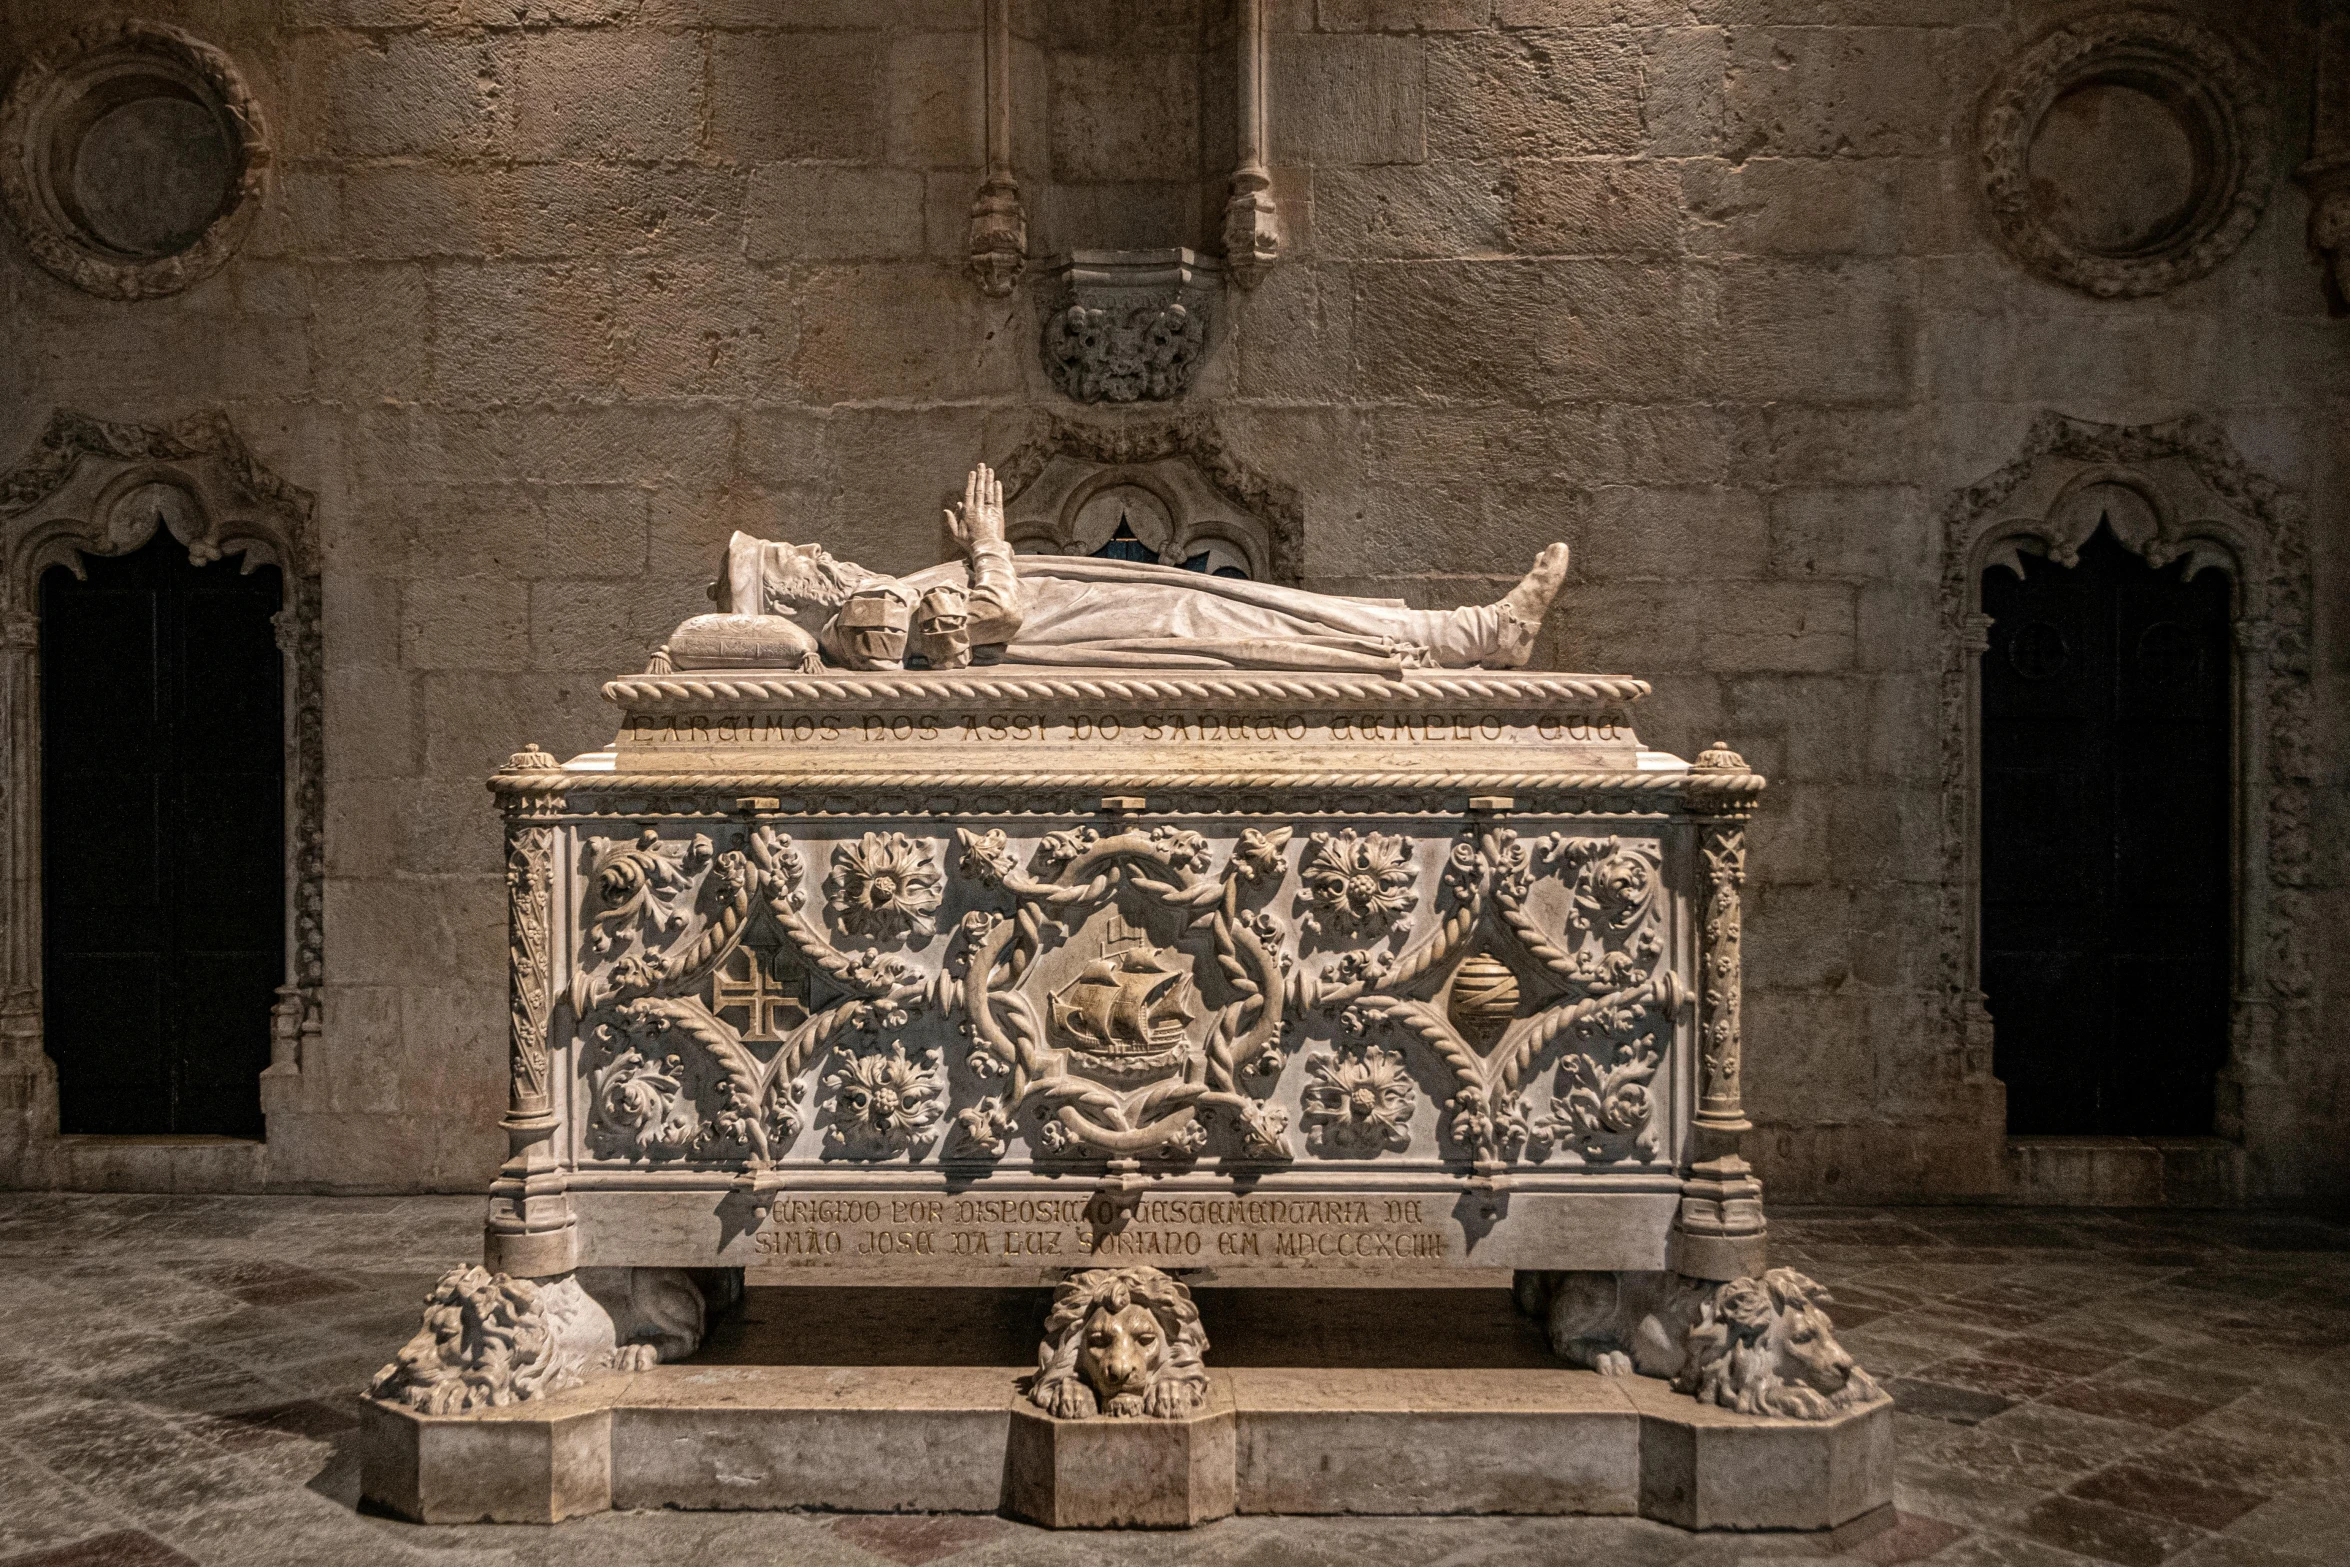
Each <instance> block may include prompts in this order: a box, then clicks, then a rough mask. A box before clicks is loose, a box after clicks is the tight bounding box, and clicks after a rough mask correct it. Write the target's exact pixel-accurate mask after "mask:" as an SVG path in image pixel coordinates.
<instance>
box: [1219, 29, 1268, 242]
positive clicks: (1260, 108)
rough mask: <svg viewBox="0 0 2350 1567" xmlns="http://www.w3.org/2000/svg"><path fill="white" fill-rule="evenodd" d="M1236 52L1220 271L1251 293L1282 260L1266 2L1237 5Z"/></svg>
mask: <svg viewBox="0 0 2350 1567" xmlns="http://www.w3.org/2000/svg"><path fill="white" fill-rule="evenodd" d="M1236 9H1237V11H1238V16H1237V18H1236V19H1237V21H1238V22H1239V26H1238V28H1237V29H1236V31H1237V32H1238V34H1239V47H1240V71H1239V84H1240V92H1239V98H1240V125H1239V135H1238V137H1237V141H1238V145H1239V161H1238V163H1236V164H1235V165H1234V166H1233V170H1232V195H1231V198H1230V199H1229V200H1227V201H1226V202H1225V203H1224V271H1225V274H1226V275H1227V276H1229V277H1230V278H1231V279H1232V281H1233V282H1235V283H1237V284H1239V285H1240V286H1241V287H1242V288H1255V287H1256V286H1257V283H1258V281H1259V280H1260V279H1262V278H1263V277H1264V275H1265V273H1266V271H1267V270H1268V269H1270V268H1271V267H1272V265H1273V263H1274V262H1275V261H1277V260H1279V259H1280V256H1281V213H1280V209H1279V208H1278V207H1277V206H1276V205H1275V204H1274V201H1273V176H1272V175H1271V174H1270V173H1269V172H1267V170H1266V168H1265V143H1266V137H1265V122H1266V114H1265V83H1266V70H1265V47H1266V46H1265V0H1236Z"/></svg>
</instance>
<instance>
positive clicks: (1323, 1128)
mask: <svg viewBox="0 0 2350 1567" xmlns="http://www.w3.org/2000/svg"><path fill="white" fill-rule="evenodd" d="M1306 1076H1307V1078H1308V1079H1309V1080H1310V1081H1309V1082H1308V1084H1307V1086H1306V1091H1305V1100H1304V1105H1305V1115H1304V1117H1303V1124H1304V1125H1305V1127H1306V1147H1307V1148H1309V1149H1311V1150H1312V1151H1313V1152H1315V1153H1317V1154H1322V1155H1325V1156H1329V1157H1333V1158H1376V1157H1377V1156H1378V1155H1380V1154H1383V1153H1401V1152H1402V1151H1403V1150H1405V1149H1406V1148H1409V1147H1410V1146H1411V1144H1412V1117H1413V1115H1415V1114H1416V1113H1417V1112H1418V1110H1419V1107H1420V1090H1419V1088H1418V1086H1417V1085H1416V1084H1414V1083H1413V1082H1412V1075H1411V1070H1410V1069H1409V1068H1408V1067H1406V1066H1405V1065H1404V1059H1403V1057H1402V1056H1400V1055H1397V1054H1396V1053H1395V1052H1394V1051H1392V1050H1382V1049H1380V1048H1379V1047H1378V1046H1377V1045H1365V1046H1364V1047H1363V1048H1362V1049H1361V1050H1359V1051H1354V1052H1350V1053H1348V1054H1345V1055H1339V1054H1335V1053H1333V1052H1330V1051H1322V1052H1319V1053H1317V1054H1314V1055H1310V1056H1308V1057H1306Z"/></svg>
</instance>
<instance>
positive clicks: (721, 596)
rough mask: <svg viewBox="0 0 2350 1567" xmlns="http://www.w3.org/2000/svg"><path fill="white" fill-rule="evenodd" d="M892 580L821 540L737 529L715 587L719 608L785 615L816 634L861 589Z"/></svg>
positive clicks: (712, 588) (740, 612) (739, 612)
mask: <svg viewBox="0 0 2350 1567" xmlns="http://www.w3.org/2000/svg"><path fill="white" fill-rule="evenodd" d="M889 580H890V579H889V578H887V577H884V576H881V575H880V574H878V573H876V572H871V571H867V570H866V569H865V568H864V567H862V566H860V565H858V564H857V563H856V562H855V561H850V560H839V559H836V558H835V557H834V556H833V554H832V552H831V551H829V550H827V549H826V548H825V547H824V546H823V545H821V544H791V543H787V542H785V541H784V540H781V539H757V538H753V537H752V536H751V535H749V534H747V533H737V534H735V535H734V537H733V538H731V539H729V540H728V541H727V545H726V570H725V574H724V575H723V576H721V577H720V578H719V579H718V580H717V581H716V582H714V583H712V584H711V585H710V597H711V598H712V599H713V600H715V601H716V603H717V605H718V608H719V609H720V610H721V611H722V612H725V613H729V614H735V615H781V616H783V617H784V618H786V619H788V620H791V621H793V622H795V623H797V624H798V625H799V626H800V627H801V628H802V629H803V630H805V631H808V632H811V633H814V632H820V631H822V630H823V629H824V626H825V623H826V622H827V621H829V620H831V619H832V617H833V616H834V615H835V614H837V613H839V611H840V607H841V606H842V605H843V604H846V603H847V602H848V601H849V596H850V595H851V594H853V593H855V592H856V591H857V590H858V589H860V588H867V587H873V586H877V585H880V584H884V583H887V582H888V581H889Z"/></svg>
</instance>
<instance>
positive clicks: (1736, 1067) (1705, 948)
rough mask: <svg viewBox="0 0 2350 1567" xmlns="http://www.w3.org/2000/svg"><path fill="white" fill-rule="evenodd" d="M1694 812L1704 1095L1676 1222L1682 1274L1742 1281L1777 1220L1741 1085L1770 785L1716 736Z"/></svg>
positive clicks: (1693, 773)
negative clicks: (1754, 888) (1757, 870)
mask: <svg viewBox="0 0 2350 1567" xmlns="http://www.w3.org/2000/svg"><path fill="white" fill-rule="evenodd" d="M1690 780H1691V786H1692V787H1691V803H1692V814H1693V815H1696V816H1697V817H1698V844H1697V848H1698V858H1699V874H1700V878H1701V882H1700V888H1699V892H1700V895H1701V896H1702V898H1703V904H1702V906H1701V907H1700V909H1699V911H1698V930H1697V940H1698V953H1697V974H1698V994H1697V1007H1698V1019H1697V1038H1698V1043H1699V1051H1700V1060H1699V1067H1698V1070H1699V1074H1700V1085H1701V1086H1700V1089H1699V1095H1698V1103H1697V1112H1696V1114H1695V1115H1694V1116H1693V1117H1692V1118H1691V1127H1690V1130H1691V1145H1692V1146H1691V1155H1692V1158H1691V1163H1690V1172H1689V1177H1688V1179H1687V1180H1686V1181H1685V1182H1684V1183H1683V1185H1682V1188H1681V1211H1680V1213H1679V1215H1678V1216H1677V1217H1676V1218H1675V1220H1674V1222H1673V1233H1672V1238H1671V1252H1672V1259H1673V1267H1674V1269H1675V1270H1676V1271H1677V1272H1680V1273H1682V1274H1684V1275H1687V1276H1688V1277H1691V1278H1699V1279H1716V1280H1726V1279H1737V1278H1746V1277H1753V1276H1758V1275H1760V1274H1761V1273H1762V1272H1763V1268H1764V1262H1765V1251H1766V1243H1767V1241H1768V1238H1769V1225H1768V1221H1767V1220H1766V1219H1765V1218H1764V1216H1763V1206H1762V1182H1761V1181H1760V1180H1758V1179H1757V1178H1756V1177H1755V1174H1754V1168H1753V1166H1751V1165H1749V1164H1748V1163H1747V1162H1746V1159H1745V1154H1744V1148H1745V1139H1746V1134H1747V1133H1748V1132H1750V1131H1752V1130H1753V1129H1754V1124H1753V1123H1752V1122H1751V1121H1749V1120H1747V1118H1746V1109H1745V1103H1744V1099H1743V1095H1742V1092H1741V1088H1740V1079H1741V1075H1742V1072H1743V1055H1744V1048H1745V1044H1744V1034H1743V1025H1742V1019H1741V1015H1740V994H1741V987H1742V984H1743V971H1742V959H1741V955H1740V950H1739V948H1740V941H1741V938H1742V934H1743V907H1742V903H1741V897H1742V894H1743V892H1744V890H1745V886H1746V824H1747V821H1748V820H1749V819H1750V818H1751V817H1752V816H1753V814H1754V804H1755V800H1756V797H1757V796H1758V795H1759V794H1760V793H1761V792H1762V789H1763V786H1764V782H1765V780H1764V779H1763V778H1762V777H1761V775H1759V774H1757V773H1754V772H1752V771H1750V770H1749V769H1748V767H1747V765H1746V759H1745V758H1744V757H1742V756H1740V755H1739V754H1738V753H1737V752H1736V751H1733V750H1731V749H1730V748H1729V747H1728V746H1727V745H1725V744H1723V743H1722V742H1721V741H1719V740H1717V741H1715V742H1714V743H1713V744H1712V745H1710V746H1708V747H1707V748H1706V749H1705V750H1703V751H1701V752H1700V753H1698V757H1697V760H1696V761H1695V762H1694V763H1693V764H1691V768H1690Z"/></svg>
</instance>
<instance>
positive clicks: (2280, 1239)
mask: <svg viewBox="0 0 2350 1567" xmlns="http://www.w3.org/2000/svg"><path fill="white" fill-rule="evenodd" d="M480 1212H481V1204H480V1201H479V1200H478V1199H475V1198H382V1199H375V1198H363V1199H331V1198H299V1197H287V1198H249V1197H217V1198H205V1197H180V1198H169V1197H82V1196H49V1195H39V1194H26V1193H0V1281H4V1282H0V1309H5V1312H6V1317H5V1319H4V1324H0V1567H28V1564H33V1563H39V1564H42V1567H166V1564H180V1567H184V1564H186V1563H188V1562H199V1563H205V1564H214V1567H266V1564H272V1563H286V1564H300V1567H339V1564H343V1563H350V1564H354V1567H399V1564H405V1563H414V1564H420V1567H421V1564H440V1567H476V1564H480V1567H488V1564H499V1567H505V1564H513V1567H523V1564H529V1563H542V1562H543V1563H583V1564H602V1563H612V1564H619V1563H627V1564H631V1567H636V1564H648V1567H650V1564H660V1563H693V1564H705V1563H707V1564H711V1567H719V1564H725V1567H757V1564H762V1563H770V1562H775V1563H782V1562H810V1563H842V1564H848V1567H877V1564H892V1563H894V1564H900V1567H919V1564H924V1563H932V1562H938V1563H950V1564H953V1567H977V1564H981V1563H1018V1564H1020V1567H1048V1564H1053V1563H1063V1562H1067V1563H1077V1562H1098V1561H1101V1560H1103V1559H1104V1558H1105V1556H1106V1555H1107V1554H1109V1553H1108V1552H1106V1551H1105V1548H1104V1547H1105V1542H1104V1541H1103V1540H1101V1539H1100V1538H1098V1537H1086V1536H1077V1535H1055V1534H1049V1533H1045V1532H1043V1531H1039V1530H1035V1529H1029V1528H1026V1527H1024V1526H1022V1525H1018V1524H1013V1523H1009V1522H1006V1521H1004V1520H1001V1519H995V1518H863V1517H822V1516H800V1515H791V1514H742V1513H733V1514H721V1513H620V1514H608V1515H604V1516H601V1517H595V1518H587V1519H581V1520H577V1521H575V1522H572V1523H568V1524H563V1525H561V1526H559V1527H556V1528H553V1529H534V1528H522V1527H503V1528H501V1527H489V1526H481V1527H472V1528H459V1529H450V1528H420V1527H417V1526H415V1525H411V1524H405V1523H400V1522H397V1521H395V1520H392V1519H388V1518H379V1517H372V1516H368V1515H365V1514H362V1513H359V1512H357V1511H355V1510H354V1508H353V1505H352V1503H353V1498H354V1497H355V1495H356V1491H357V1482H358V1477H357V1472H356V1468H355V1464H354V1459H353V1455H352V1452H351V1449H350V1442H349V1438H350V1433H351V1431H352V1414H351V1406H352V1400H353V1398H354V1390H355V1389H356V1388H357V1387H358V1386H359V1385H360V1384H361V1383H362V1382H363V1381H364V1380H365V1379H366V1377H367V1376H368V1374H369V1373H371V1372H372V1371H374V1370H375V1368H376V1367H377V1366H379V1365H381V1364H382V1363H383V1361H384V1360H385V1359H386V1358H387V1357H388V1355H389V1353H390V1351H391V1350H392V1349H393V1348H394V1347H395V1346H396V1345H397V1344H399V1343H400V1342H401V1340H403V1339H404V1338H405V1337H406V1336H407V1335H408V1334H409V1333H410V1332H411V1331H413V1329H414V1325H415V1318H416V1301H417V1299H418V1298H419V1297H420V1296H421V1294H422V1292H423V1291H424V1289H425V1288H426V1286H427V1285H428V1284H429V1283H430V1282H431V1281H432V1279H433V1278H434V1277H435V1276H437V1275H438V1273H439V1272H440V1271H441V1270H442V1269H444V1268H446V1267H447V1266H449V1265H450V1264H452V1263H455V1262H458V1261H462V1260H465V1259H466V1258H468V1257H469V1256H472V1255H475V1254H476V1248H477V1245H478V1231H477V1229H476V1226H477V1225H478V1223H479V1219H480ZM1774 1223H1775V1225H1776V1228H1777V1236H1778V1239H1777V1249H1776V1255H1777V1259H1778V1260H1780V1261H1784V1262H1788V1263H1791V1264H1793V1265H1795V1266H1797V1267H1800V1268H1803V1269H1804V1270H1805V1271H1807V1272H1810V1273H1812V1274H1813V1275H1814V1276H1816V1277H1818V1278H1819V1279H1821V1280H1822V1281H1823V1282H1825V1283H1828V1284H1830V1285H1831V1286H1833V1287H1834V1289H1835V1290H1836V1293H1837V1295H1838V1297H1839V1299H1840V1301H1841V1303H1842V1304H1841V1305H1840V1306H1839V1308H1838V1309H1837V1311H1836V1319H1837V1321H1838V1323H1839V1324H1841V1325H1843V1327H1844V1332H1843V1334H1842V1337H1843V1339H1844V1342H1845V1344H1846V1345H1847V1346H1848V1347H1849V1348H1850V1349H1852V1351H1853V1352H1854V1353H1855V1354H1856V1355H1857V1356H1858V1357H1859V1359H1860V1361H1861V1363H1862V1364H1863V1365H1865V1366H1867V1367H1869V1368H1870V1369H1871V1370H1872V1371H1874V1372H1876V1373H1877V1375H1878V1377H1879V1379H1880V1380H1882V1381H1885V1382H1887V1383H1888V1384H1889V1385H1890V1386H1891V1388H1892V1389H1893V1391H1894V1393H1895V1395H1896V1397H1897V1398H1898V1399H1899V1400H1900V1403H1901V1413H1900V1414H1899V1415H1898V1416H1897V1417H1896V1419H1897V1422H1898V1425H1899V1433H1900V1434H1899V1437H1898V1441H1899V1444H1900V1471H1901V1489H1900V1495H1899V1506H1900V1511H1901V1514H1902V1516H1901V1519H1900V1522H1899V1524H1898V1526H1897V1527H1895V1528H1894V1529H1892V1530H1891V1531H1889V1532H1886V1533H1881V1534H1878V1535H1876V1536H1875V1537H1873V1538H1871V1539H1868V1540H1865V1541H1863V1542H1861V1543H1860V1544H1858V1545H1857V1546H1855V1547H1853V1548H1852V1549H1851V1550H1850V1552H1849V1553H1848V1554H1849V1555H1851V1556H1852V1557H1853V1558H1855V1559H1857V1560H1860V1561H1865V1562H1870V1563H1876V1564H1881V1567H1882V1564H1891V1563H1897V1562H1913V1561H1932V1562H1935V1563H1938V1564H1949V1567H1957V1564H1964V1567H2064V1564H2078V1563H2082V1562H2084V1561H2086V1562H2103V1563H2119V1564H2123V1567H2153V1564H2154V1563H2158V1562H2171V1563H2177V1564H2181V1567H2309V1564H2310V1563H2319V1562H2322V1563H2329V1564H2336V1567H2341V1564H2350V1226H2344V1225H2339V1224H2329V1223H2324V1222H2321V1221H2318V1220H2314V1219H2303V1218H2288V1217H2277V1216H2263V1215H2246V1214H2172V1213H2119V1212H2080V1211H2071V1212H2047V1211H2017V1210H1993V1211H1986V1210H1979V1209H1964V1210H1957V1209H1888V1210H1879V1211H1857V1210H1836V1211H1827V1210H1817V1209H1815V1210H1809V1211H1801V1210H1796V1211H1790V1210H1781V1211H1780V1212H1779V1213H1778V1215H1777V1216H1776V1218H1775V1220H1774ZM1109 1543H1110V1544H1111V1546H1112V1548H1113V1549H1114V1551H1115V1554H1116V1556H1117V1557H1118V1558H1120V1559H1123V1560H1126V1561H1131V1562H1135V1563H1138V1564H1144V1563H1148V1564H1156V1563H1216V1564H1223V1563H1233V1564H1249V1567H1313V1564H1320V1563H1329V1564H1333V1567H1335V1564H1340V1563H1344V1564H1346V1567H1362V1564H1364V1563H1376V1564H1378V1567H1417V1564H1423V1563H1426V1564H1435V1563H1445V1564H1470V1563H1488V1562H1491V1563H1524V1564H1534V1563H1576V1564H1583V1563H1590V1564H1595V1567H1596V1564H1606V1567H1666V1564H1668V1563H1683V1564H1689V1567H1727V1564H1730V1563H1735V1562H1739V1561H1742V1560H1748V1559H1760V1558H1765V1557H1783V1556H1788V1555H1797V1556H1808V1555H1821V1554H1826V1551H1825V1548H1824V1547H1823V1546H1822V1545H1821V1544H1819V1543H1818V1542H1815V1541H1812V1540H1807V1539H1800V1538H1794V1537H1786V1536H1744V1537H1726V1538H1725V1537H1700V1536H1692V1535H1687V1534H1683V1533H1681V1532H1679V1531H1677V1530H1673V1529H1669V1528H1667V1527H1665V1526H1663V1525H1661V1524H1651V1523H1644V1522H1640V1521H1637V1520H1628V1519H1575V1518H1567V1519H1504V1518H1429V1519H1392V1518H1372V1519H1306V1518H1297V1519H1273V1518H1237V1519H1230V1520H1227V1521H1225V1522H1223V1523H1219V1524H1215V1525H1212V1526H1210V1527H1208V1528H1206V1529H1201V1530H1197V1531H1194V1532H1191V1533H1188V1534H1170V1535H1128V1536H1121V1537H1119V1538H1118V1539H1116V1540H1115V1541H1114V1542H1109Z"/></svg>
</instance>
